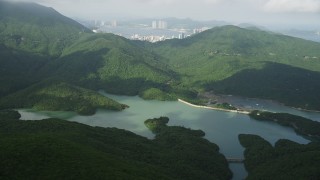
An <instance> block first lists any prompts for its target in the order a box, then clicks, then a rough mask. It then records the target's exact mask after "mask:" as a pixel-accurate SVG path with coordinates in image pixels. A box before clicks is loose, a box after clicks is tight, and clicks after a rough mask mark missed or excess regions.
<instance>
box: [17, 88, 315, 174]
mask: <svg viewBox="0 0 320 180" xmlns="http://www.w3.org/2000/svg"><path fill="white" fill-rule="evenodd" d="M103 94H104V95H106V96H108V97H110V98H112V99H114V100H116V101H118V102H120V103H124V104H127V105H129V106H130V108H128V109H125V110H124V111H122V112H113V111H107V110H98V111H97V113H96V114H95V115H93V116H79V115H77V114H75V113H69V112H36V111H30V110H20V111H19V112H20V113H21V115H22V118H21V119H26V120H28V119H43V118H46V117H58V118H62V119H66V120H69V121H76V122H79V123H83V124H87V125H90V126H100V127H117V128H120V129H126V130H130V131H132V132H134V133H136V134H139V135H142V136H145V137H148V138H153V137H154V135H153V134H152V133H151V132H150V131H149V130H148V129H147V128H146V127H145V125H144V121H145V120H146V119H148V118H155V117H160V116H167V117H169V118H170V121H169V125H170V126H184V127H186V128H191V129H201V130H203V131H204V132H205V133H206V136H205V138H206V139H208V140H209V141H211V142H213V143H216V144H217V145H218V146H219V147H220V152H221V153H223V154H224V155H225V156H226V157H228V158H243V150H244V149H243V147H242V146H241V145H240V143H239V141H238V135H239V134H256V135H259V136H261V137H263V138H265V139H266V140H268V141H269V142H270V143H272V144H274V143H275V142H276V141H277V140H279V139H289V140H292V141H295V142H298V143H303V144H305V143H308V142H309V141H308V140H307V139H304V138H303V137H301V136H299V135H297V134H296V133H295V132H294V131H293V130H292V129H291V128H287V127H283V126H280V125H277V124H274V123H271V122H260V121H255V120H252V119H250V118H249V116H247V115H245V114H238V113H232V112H223V111H216V110H209V109H201V108H195V107H191V106H188V105H186V104H183V103H181V102H177V101H176V102H162V101H154V100H152V101H145V100H143V99H141V98H139V97H137V96H134V97H132V96H116V95H110V94H105V93H103ZM260 103H261V102H260ZM248 104H249V103H248ZM268 106H270V108H272V110H273V111H274V110H275V107H277V106H278V105H277V106H274V107H273V106H272V104H270V103H269V104H268ZM284 109H285V108H283V107H282V108H281V112H282V111H284ZM303 113H306V114H308V112H303ZM310 116H311V117H313V118H315V119H319V117H320V113H310ZM230 168H231V170H232V171H233V174H234V179H244V178H245V177H246V175H247V173H246V171H245V169H244V166H243V164H233V163H231V164H230Z"/></svg>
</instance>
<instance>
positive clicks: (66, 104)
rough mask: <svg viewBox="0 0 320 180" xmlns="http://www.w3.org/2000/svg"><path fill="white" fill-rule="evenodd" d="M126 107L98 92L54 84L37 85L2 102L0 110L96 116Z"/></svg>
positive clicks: (64, 84) (3, 99)
mask: <svg viewBox="0 0 320 180" xmlns="http://www.w3.org/2000/svg"><path fill="white" fill-rule="evenodd" d="M126 107H127V106H126V105H123V104H120V103H118V102H116V101H114V100H111V99H109V98H107V97H105V96H103V95H101V94H99V93H97V92H96V91H91V90H87V89H84V88H80V87H76V86H72V85H70V84H66V83H54V82H46V83H40V84H36V85H33V86H31V87H29V88H27V89H24V90H22V91H19V92H17V93H14V94H12V95H9V96H7V97H5V98H2V99H1V100H0V109H8V108H33V109H36V110H50V111H59V110H61V111H62V110H63V111H74V112H78V113H79V114H82V115H91V114H94V113H95V112H96V110H97V109H98V108H105V109H110V110H118V111H120V110H122V109H124V108H126Z"/></svg>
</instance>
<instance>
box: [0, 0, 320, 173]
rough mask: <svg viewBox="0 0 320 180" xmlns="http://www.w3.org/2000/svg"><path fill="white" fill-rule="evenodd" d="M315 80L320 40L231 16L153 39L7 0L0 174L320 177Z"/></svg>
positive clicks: (2, 20) (2, 12) (0, 66)
mask: <svg viewBox="0 0 320 180" xmlns="http://www.w3.org/2000/svg"><path fill="white" fill-rule="evenodd" d="M319 82H320V43H318V42H313V41H308V40H303V39H299V38H295V37H290V36H286V35H281V34H277V33H273V32H270V31H264V30H260V29H258V28H241V27H238V26H234V25H226V26H217V27H213V28H211V29H208V30H206V31H203V32H201V33H197V34H195V35H192V36H190V37H187V38H184V39H170V40H166V41H161V42H156V43H150V42H145V41H136V40H129V39H126V38H124V37H121V36H118V35H114V34H109V33H93V32H92V31H91V30H90V29H89V28H87V27H85V26H83V25H81V24H80V23H78V22H76V21H75V20H72V19H70V18H68V17H66V16H64V15H62V14H60V13H59V12H57V11H56V10H54V9H53V8H49V7H45V6H42V5H39V4H36V3H28V2H10V1H2V0H0V84H1V86H0V135H1V136H0V137H1V138H0V141H1V143H0V146H1V148H0V149H1V153H0V154H1V156H0V159H1V161H0V165H1V167H3V168H0V179H2V177H5V178H8V179H23V178H26V179H44V178H45V177H47V178H49V179H50V178H51V179H61V178H66V179H89V178H90V179H106V178H111V179H114V178H119V179H154V177H157V178H159V179H244V178H246V177H247V178H248V179H258V178H260V177H269V176H270V178H271V177H272V175H273V174H272V173H271V172H277V173H280V172H282V171H281V169H282V168H283V170H284V171H285V172H286V173H287V174H289V175H288V176H283V178H292V177H294V176H292V175H290V173H292V172H293V171H296V172H297V173H298V176H297V177H304V175H305V174H306V173H307V172H308V173H309V174H308V176H306V177H310V178H312V177H320V175H319V174H318V172H317V171H314V169H313V168H312V166H313V165H315V162H317V161H315V160H318V159H319V157H320V156H319V153H318V151H319V144H318V136H319V128H318V126H319V121H320V119H319V117H320V115H319V113H317V112H318V111H320V94H319V93H318V91H319V89H320V83H319ZM290 107H293V108H295V109H293V108H290ZM256 109H257V110H259V111H254V110H256ZM302 109H303V110H308V111H300V110H302ZM251 111H252V112H251ZM265 111H270V112H265ZM271 112H274V113H271ZM284 113H285V114H284ZM289 113H290V114H289ZM260 115H261V116H260ZM37 120H41V121H37ZM257 120H261V121H257ZM277 123H278V124H280V125H283V126H280V125H278V124H277ZM284 139H286V140H284ZM287 145H288V146H287ZM286 146H287V147H286ZM259 149H261V150H262V151H263V152H266V153H265V154H264V155H261V154H259ZM287 152H290V153H288V154H287ZM255 157H257V158H258V159H261V161H260V160H257V158H255ZM312 157H314V159H315V160H314V159H313V158H312ZM228 159H240V160H242V159H244V164H241V163H239V164H234V163H228V161H227V160H228ZM290 159H293V161H294V162H292V161H291V160H290ZM304 160H305V161H304ZM290 163H293V165H292V166H284V164H286V165H288V164H290ZM274 164H275V166H273V165H274ZM299 164H300V165H301V166H299ZM293 167H295V168H296V169H292V168H293ZM316 167H318V166H316ZM16 171H19V173H15V172H16ZM279 177H280V176H279ZM281 177H282V176H281Z"/></svg>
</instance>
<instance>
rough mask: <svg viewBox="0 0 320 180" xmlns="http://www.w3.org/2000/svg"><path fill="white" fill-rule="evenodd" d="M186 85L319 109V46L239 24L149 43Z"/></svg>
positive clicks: (148, 45)
mask: <svg viewBox="0 0 320 180" xmlns="http://www.w3.org/2000/svg"><path fill="white" fill-rule="evenodd" d="M145 47H149V48H150V47H151V49H152V50H153V51H154V52H156V53H157V54H158V55H161V56H164V57H165V59H166V62H167V63H168V64H169V65H170V66H171V68H172V69H174V70H176V71H177V72H178V73H179V74H180V75H181V77H182V79H183V80H182V83H183V84H184V86H189V87H197V88H198V90H200V91H201V90H204V91H211V90H213V91H214V92H216V93H222V94H235V95H242V96H246V97H256V98H266V99H274V100H278V101H280V102H283V103H285V104H287V105H291V106H295V107H301V108H306V109H318V110H319V109H320V102H319V99H320V95H319V93H317V91H318V90H317V89H319V82H320V44H319V43H316V42H311V41H306V40H302V39H298V38H293V37H289V36H284V35H278V34H273V33H270V32H264V31H260V30H249V29H243V28H239V27H236V26H223V27H216V28H213V29H210V30H208V31H205V32H203V33H200V34H198V35H194V36H192V37H190V38H186V39H183V40H178V39H174V40H169V41H165V42H159V43H156V44H154V45H151V44H147V45H145Z"/></svg>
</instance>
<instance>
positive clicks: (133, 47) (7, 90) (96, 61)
mask: <svg viewBox="0 0 320 180" xmlns="http://www.w3.org/2000/svg"><path fill="white" fill-rule="evenodd" d="M1 3H2V6H1V8H2V9H3V11H1V18H2V19H4V21H1V24H2V25H1V26H0V27H1V31H0V32H1V33H0V39H1V45H0V47H1V48H0V50H1V56H2V57H3V58H1V70H0V75H1V82H2V87H3V88H1V92H0V95H1V97H4V96H7V95H9V94H12V93H15V92H17V91H20V90H22V89H24V88H27V87H28V86H31V85H34V84H35V83H40V82H47V81H48V82H50V81H54V82H65V83H67V84H69V85H70V86H79V87H83V88H87V89H92V90H100V89H102V90H105V91H107V92H111V93H115V94H128V95H137V94H140V95H141V96H142V97H144V95H145V97H148V98H150V97H152V98H156V99H162V100H165V99H171V100H173V99H177V98H178V97H180V98H181V97H182V98H187V99H191V100H192V99H193V100H196V99H197V93H199V92H205V91H213V92H215V93H222V94H235V95H242V96H246V97H255V98H266V99H273V100H277V101H280V102H283V103H285V104H287V105H289V106H295V107H300V108H305V109H314V110H319V109H320V102H319V99H320V98H319V96H320V95H319V94H318V93H317V89H319V86H320V85H319V83H317V82H319V80H320V75H319V71H320V62H319V61H320V51H319V49H320V44H319V43H316V42H311V41H306V40H302V39H298V38H293V37H289V36H284V35H279V34H274V33H271V32H265V31H261V30H258V29H244V28H239V27H236V26H223V27H216V28H213V29H211V30H207V31H205V32H203V33H200V34H198V35H195V36H192V37H190V38H186V39H183V40H178V39H174V40H168V41H164V42H159V43H156V44H151V43H143V42H136V41H130V40H127V39H125V38H122V37H119V36H116V35H113V34H94V33H91V32H90V31H89V30H88V29H87V28H85V27H83V26H82V25H80V24H79V23H77V22H75V21H73V20H71V19H68V18H66V17H64V16H63V15H61V14H59V13H57V12H56V11H54V10H53V9H51V8H46V7H42V6H40V5H37V4H24V3H22V4H20V3H8V2H5V1H3V2H1ZM14 12H15V13H14ZM43 84H46V83H43ZM42 88H43V87H42ZM25 92H26V91H25ZM10 97H15V96H10ZM44 109H45V108H44Z"/></svg>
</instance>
